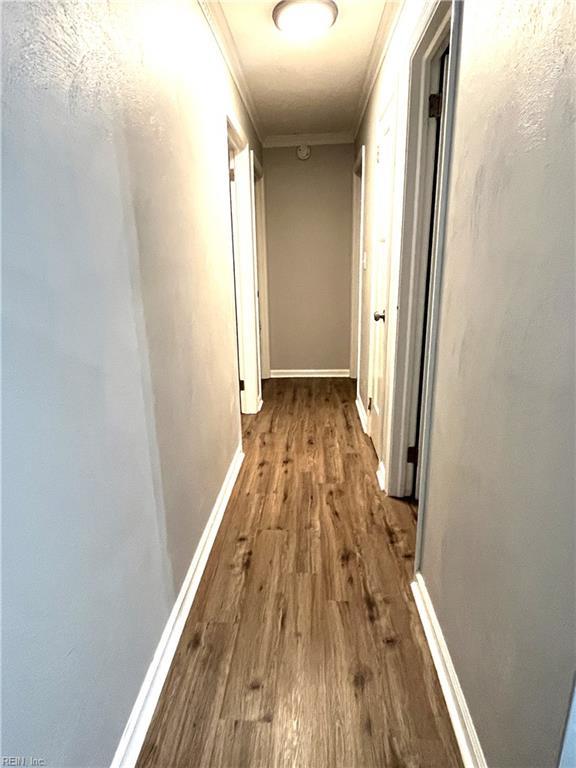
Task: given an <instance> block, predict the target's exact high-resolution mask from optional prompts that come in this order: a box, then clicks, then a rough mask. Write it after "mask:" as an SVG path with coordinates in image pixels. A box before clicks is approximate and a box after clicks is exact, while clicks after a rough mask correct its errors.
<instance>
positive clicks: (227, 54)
mask: <svg viewBox="0 0 576 768" xmlns="http://www.w3.org/2000/svg"><path fill="white" fill-rule="evenodd" d="M197 2H198V5H199V6H200V8H201V10H202V13H203V14H204V18H205V19H206V21H207V23H208V26H209V27H210V30H211V31H212V34H213V35H214V39H215V40H216V43H217V45H218V48H219V49H220V53H221V54H222V57H223V59H224V62H225V63H226V66H227V67H228V71H229V72H230V76H231V77H232V80H233V81H234V83H235V85H236V88H237V89H238V92H239V94H240V98H241V99H242V103H243V104H244V107H245V108H246V112H247V113H248V115H249V117H250V120H251V121H252V125H253V126H254V130H255V131H256V135H257V136H258V138H259V139H260V141H261V142H262V135H261V133H260V128H259V125H258V123H259V119H258V111H257V109H256V105H255V104H254V99H253V98H252V94H251V92H250V88H249V86H248V81H247V80H246V75H245V74H244V70H243V68H242V64H241V62H240V56H239V55H238V49H237V48H236V43H235V42H234V37H233V35H232V32H231V31H230V27H229V25H228V22H227V20H226V15H225V14H224V11H223V9H222V5H221V3H220V2H219V0H197Z"/></svg>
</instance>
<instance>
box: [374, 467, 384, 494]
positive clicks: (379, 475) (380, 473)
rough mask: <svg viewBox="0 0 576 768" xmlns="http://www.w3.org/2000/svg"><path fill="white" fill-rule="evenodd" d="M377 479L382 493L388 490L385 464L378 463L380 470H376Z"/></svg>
mask: <svg viewBox="0 0 576 768" xmlns="http://www.w3.org/2000/svg"><path fill="white" fill-rule="evenodd" d="M376 479H377V480H378V487H379V488H380V490H381V491H385V490H386V467H385V466H384V462H383V461H380V462H379V463H378V469H377V470H376Z"/></svg>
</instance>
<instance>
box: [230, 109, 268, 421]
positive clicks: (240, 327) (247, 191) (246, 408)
mask: <svg viewBox="0 0 576 768" xmlns="http://www.w3.org/2000/svg"><path fill="white" fill-rule="evenodd" d="M228 136H229V141H230V144H231V146H232V148H233V151H234V178H233V181H231V183H230V190H231V205H232V229H233V233H232V234H233V247H234V275H235V283H236V321H237V334H238V358H239V361H238V362H239V376H240V379H241V380H242V381H243V390H241V392H240V408H241V411H242V413H257V412H258V411H259V410H260V408H261V407H262V382H261V375H260V331H259V313H258V269H257V263H256V228H255V216H254V157H253V153H252V150H250V147H249V146H248V144H247V142H246V140H245V139H244V138H243V136H242V135H241V134H240V132H239V131H238V130H237V129H236V128H235V127H234V126H233V125H232V124H231V122H230V121H229V124H228Z"/></svg>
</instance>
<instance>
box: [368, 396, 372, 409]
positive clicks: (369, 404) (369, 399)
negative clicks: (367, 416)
mask: <svg viewBox="0 0 576 768" xmlns="http://www.w3.org/2000/svg"><path fill="white" fill-rule="evenodd" d="M368 410H369V411H371V410H372V398H371V397H369V398H368Z"/></svg>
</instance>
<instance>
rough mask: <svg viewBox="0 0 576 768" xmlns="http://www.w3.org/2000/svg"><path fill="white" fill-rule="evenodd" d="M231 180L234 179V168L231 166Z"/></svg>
mask: <svg viewBox="0 0 576 768" xmlns="http://www.w3.org/2000/svg"><path fill="white" fill-rule="evenodd" d="M230 181H234V168H230Z"/></svg>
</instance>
